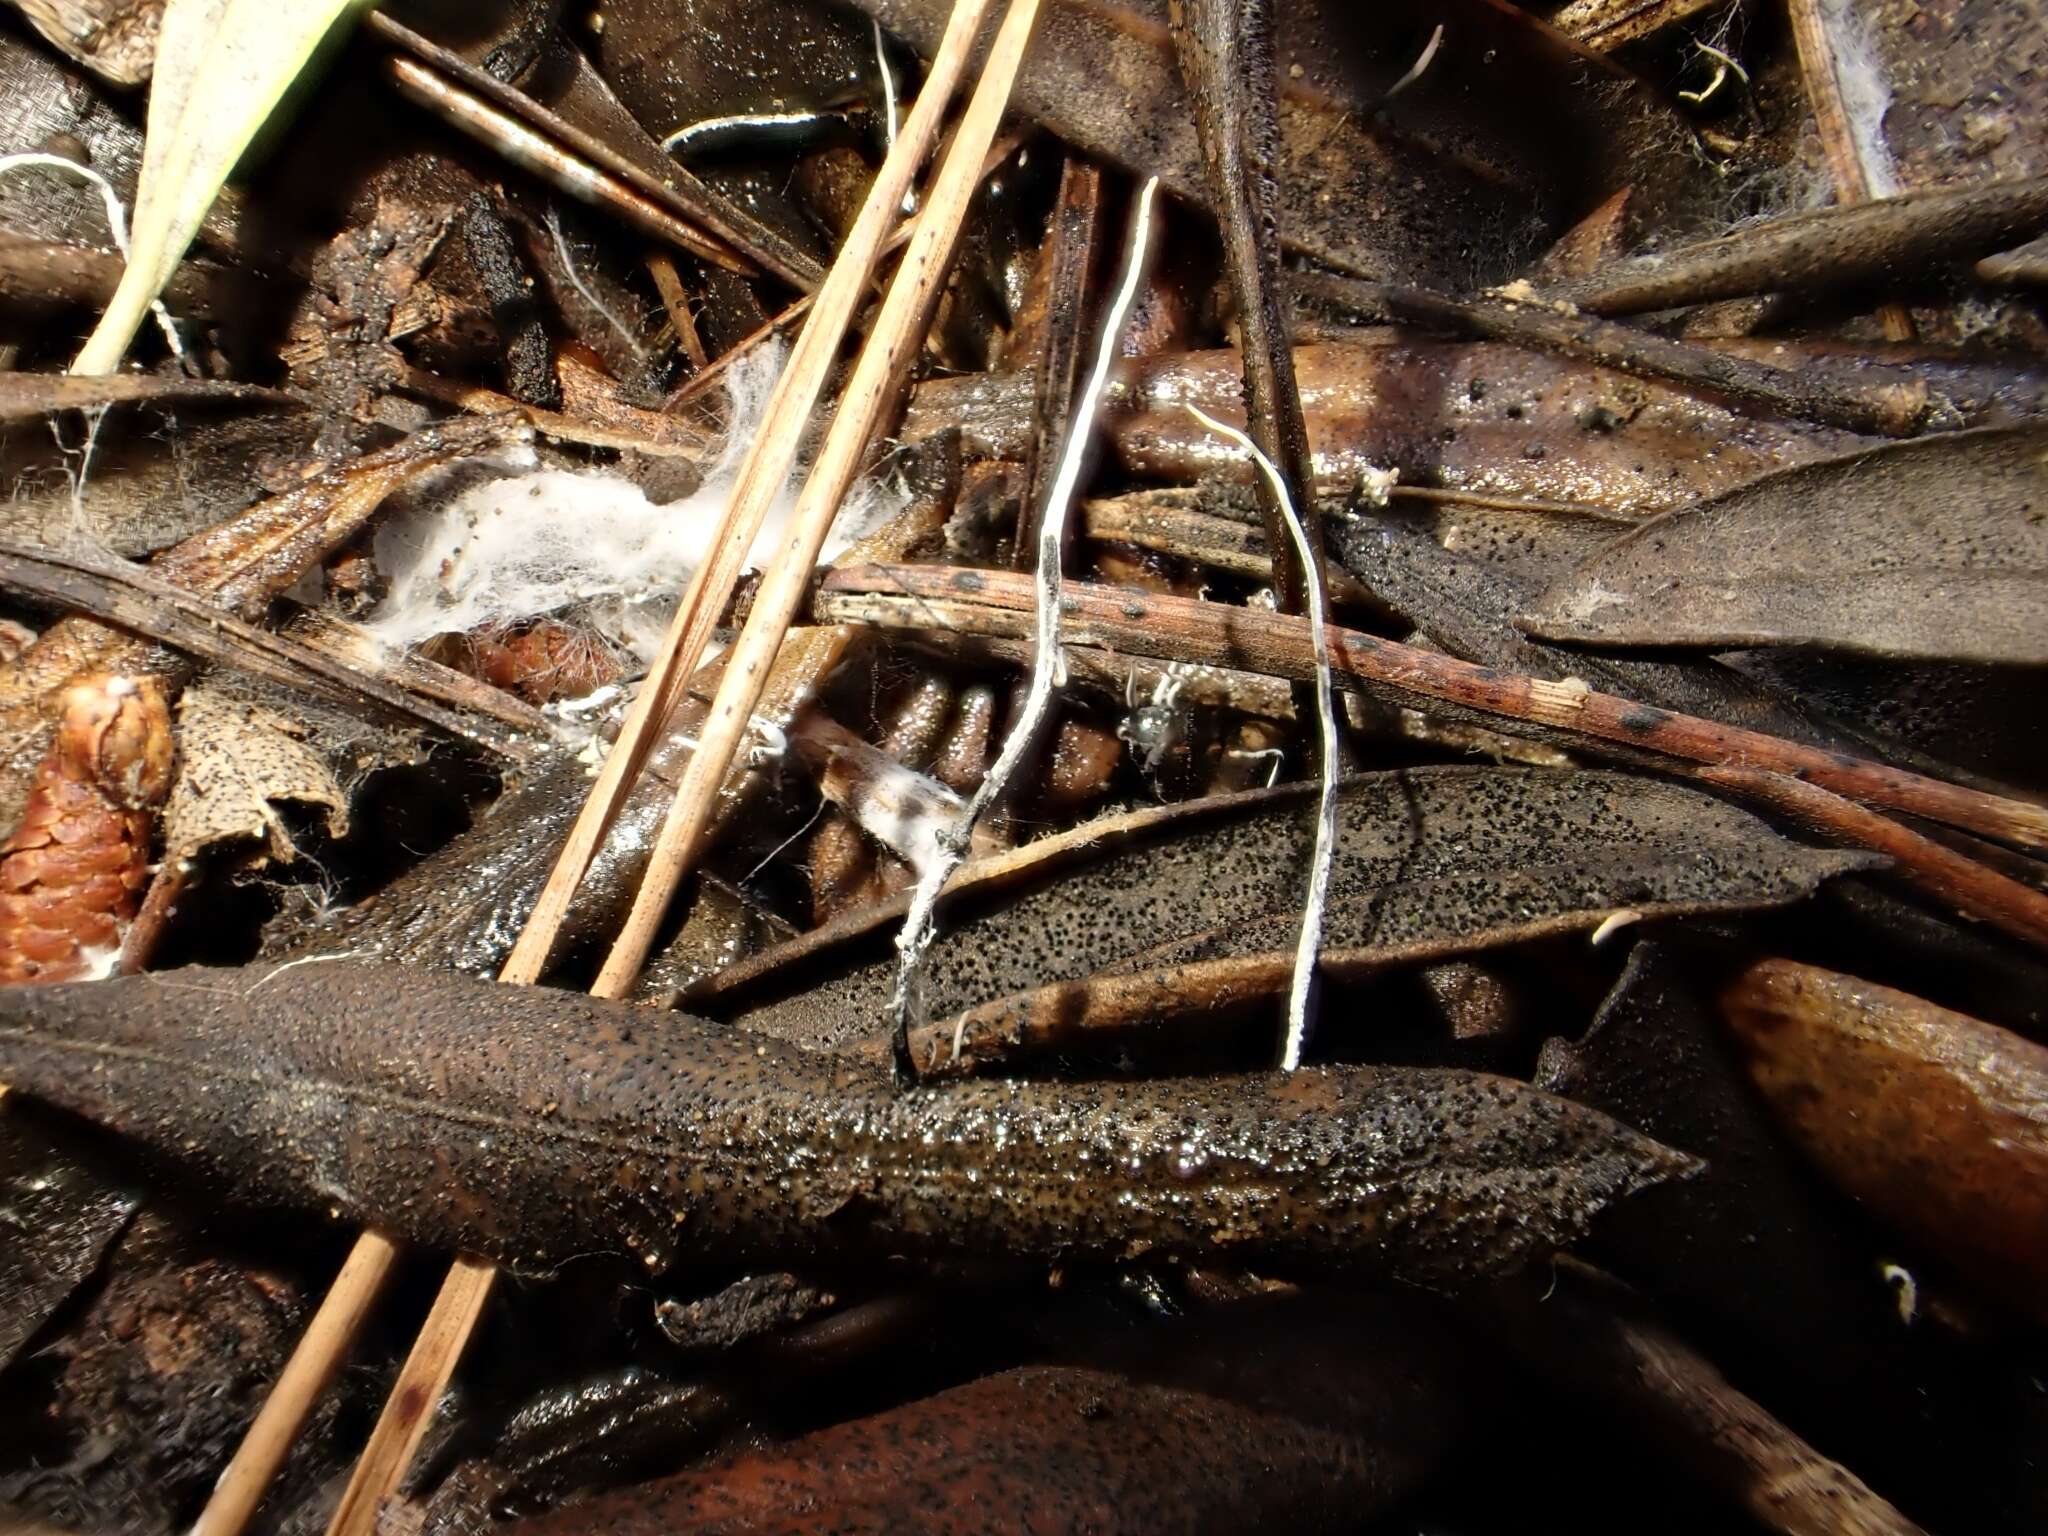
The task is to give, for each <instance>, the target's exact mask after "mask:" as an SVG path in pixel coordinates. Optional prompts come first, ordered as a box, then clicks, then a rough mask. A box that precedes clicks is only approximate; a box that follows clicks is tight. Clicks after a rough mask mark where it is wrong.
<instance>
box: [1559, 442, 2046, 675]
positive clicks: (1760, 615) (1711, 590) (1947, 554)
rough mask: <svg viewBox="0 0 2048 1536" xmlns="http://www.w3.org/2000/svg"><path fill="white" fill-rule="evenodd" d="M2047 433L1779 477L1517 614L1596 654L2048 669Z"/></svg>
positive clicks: (1657, 532)
mask: <svg viewBox="0 0 2048 1536" xmlns="http://www.w3.org/2000/svg"><path fill="white" fill-rule="evenodd" d="M2044 616H2048V428H2043V427H2018V428H2003V429H1995V430H1991V431H1984V432H1957V433H1951V434H1948V435H1946V436H1940V437H1930V438H1924V439H1921V440H1918V441H1915V442H1908V443H1899V444H1897V445H1893V446H1887V447H1882V448H1875V449H1872V450H1870V451H1868V452H1865V453H1858V454H1852V455H1850V456H1849V457H1847V458H1842V459H1834V460H1830V461H1828V462H1826V463H1821V464H1812V465H1807V466H1804V467H1801V468H1798V469H1790V470H1786V471H1785V472H1784V473H1782V474H1778V475H1773V476H1771V477H1770V478H1768V479H1765V480H1760V481H1758V482H1756V483H1755V484H1754V485H1750V486H1746V487H1744V488H1743V489H1741V490H1737V491H1733V492H1730V493H1729V494H1727V495H1725V496H1721V497H1718V498H1716V499H1715V500H1713V501H1710V502H1707V503H1705V504H1704V505H1701V506H1697V507H1690V508H1686V509H1683V510H1681V511H1677V512H1671V513H1667V514H1666V515H1665V516H1663V517H1660V518H1658V519H1656V520H1655V521H1654V522H1650V523H1647V524H1645V525H1644V526H1643V527H1641V528H1638V529H1636V530H1635V531H1634V532H1632V533H1629V534H1627V535H1625V536H1624V537H1622V538H1620V539H1618V540H1616V541H1615V542H1614V543H1612V544H1610V545H1608V546H1607V548H1605V549H1603V550H1601V551H1600V552H1599V553H1598V554H1596V555H1594V556H1593V557H1592V558H1591V559H1589V560H1587V561H1586V562H1585V563H1584V564H1582V565H1581V566H1580V567H1579V568H1578V570H1577V571H1576V572H1575V573H1573V575H1572V576H1571V577H1570V578H1569V579H1568V580H1565V581H1562V582H1559V583H1558V584H1557V585H1555V586H1553V587H1552V588H1551V589H1550V591H1549V592H1548V593H1547V594H1545V596H1544V598H1543V599H1542V601H1540V602H1538V603H1537V604H1536V605H1535V606H1534V608H1533V609H1532V610H1531V611H1530V613H1529V614H1528V615H1527V616H1526V617H1525V618H1524V620H1523V627H1524V628H1526V629H1527V630H1529V631H1530V632H1531V633H1532V634H1536V635H1540V636H1543V637H1544V638H1546V639H1552V640H1571V641H1579V642H1584V643H1587V644H1593V645H1714V646H1740V645H1817V646H1824V647H1830V648H1834V649H1840V650H1847V651H1856V652H1861V653H1864V654H1867V655H1873V656H1899V657H1921V658H1928V659H1935V660H1952V661H1976V662H1988V663H1993V664H1996V663H2001V662H2009V663H2016V664H2021V665H2032V666H2039V665H2042V664H2048V618H2044Z"/></svg>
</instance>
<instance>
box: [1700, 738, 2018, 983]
mask: <svg viewBox="0 0 2048 1536" xmlns="http://www.w3.org/2000/svg"><path fill="white" fill-rule="evenodd" d="M1695 777H1697V778H1698V779H1700V780H1701V781H1702V782H1704V783H1708V784H1713V785H1716V786H1718V787H1719V788H1722V789H1730V790H1733V791H1735V792H1736V793H1737V794H1739V795H1742V796H1743V797H1744V798H1746V799H1750V800H1761V801H1763V802H1764V803H1765V804H1766V805H1769V806H1771V807H1773V808H1774V809H1776V810H1778V811H1780V812H1782V813H1783V814H1784V815H1786V816H1788V817H1790V818H1791V819H1792V820H1794V821H1796V822H1798V823H1800V824H1801V825H1802V826H1805V827H1809V828H1811V829H1812V830H1813V831H1815V832H1819V833H1821V834H1823V835H1824V836H1827V837H1832V838H1835V839H1837V840H1839V841H1841V842H1845V843H1851V844H1853V845H1854V846H1856V847H1858V848H1868V849H1870V850H1872V851H1873V852H1876V853H1882V854H1884V855H1886V856H1887V857H1889V858H1890V859H1891V861H1892V864H1893V870H1892V872H1893V873H1894V874H1896V875H1897V876H1898V877H1899V878H1900V879H1901V880H1905V881H1907V882H1908V883H1910V884H1912V885H1916V886H1918V887H1919V888H1920V889H1921V890H1923V891H1925V892H1927V893H1928V894H1929V895H1930V896H1933V897H1935V898H1936V899H1937V900H1939V901H1943V902H1946V903H1947V904H1949V905H1950V906H1953V907H1954V908H1956V910H1958V911H1960V912H1966V913H1968V914H1969V915H1970V916H1971V917H1975V918H1980V919H1982V920H1983V921H1984V922H1987V923H1989V924H1991V926H1992V927H1994V928H1997V929H1999V930H2000V931H2001V932H2004V933H2009V934H2011V935H2012V936H2013V937H2014V938H2016V939H2021V940H2024V941H2025V942H2027V943H2030V944H2037V945H2039V946H2041V947H2042V948H2043V949H2048V895H2043V894H2042V893H2041V892H2039V891H2037V890H2035V889H2034V888H2033V887H2032V886H2029V885H2022V884H2021V883H2020V882H2019V881H2017V880H2014V879H2011V878H2009V877H2007V876H2005V875H2002V874H2000V873H1999V872H1998V871H1997V870H1995V869H1992V868H1990V867H1989V866H1988V865H1984V864H1980V863H1978V862H1977V861H1976V860H1975V859H1971V858H1966V857H1964V856H1963V855H1962V854H1960V853H1957V852H1956V851H1955V850H1954V849H1953V848H1944V847H1943V846H1942V845H1941V844H1940V843H1937V842H1935V841H1934V839H1932V838H1930V837H1922V836H1921V835H1920V834H1919V833H1918V832H1915V831H1914V830H1913V829H1912V828H1911V827H1905V826H1901V825H1900V824H1899V823H1898V822H1896V821H1893V820H1892V819H1891V818H1890V817H1889V816H1880V815H1878V814H1877V812H1875V811H1872V810H1868V809H1866V808H1865V807H1863V806H1860V805H1858V804H1856V803H1855V802H1854V801H1853V800H1845V799H1843V798H1842V797H1841V796H1840V795H1837V794H1833V793H1830V792H1829V791H1828V790H1825V789H1822V788H1820V787H1819V786H1818V785H1814V784H1809V783H1807V782H1806V781H1804V780H1803V779H1795V778H1791V777H1789V776H1787V775H1785V774H1782V773H1766V772H1763V771H1762V770H1760V769H1756V768H1738V767H1726V768H1701V769H1699V770H1698V771H1697V772H1696V774H1695Z"/></svg>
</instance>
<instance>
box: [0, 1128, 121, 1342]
mask: <svg viewBox="0 0 2048 1536" xmlns="http://www.w3.org/2000/svg"><path fill="white" fill-rule="evenodd" d="M76 1139H77V1138H75V1137H73V1136H70V1135H67V1134H63V1133H61V1132H59V1131H58V1130H56V1129H55V1128H54V1127H44V1126H41V1125H38V1124H35V1123H34V1122H32V1121H30V1120H29V1119H28V1118H27V1117H26V1116H25V1115H23V1114H22V1113H21V1112H20V1109H19V1104H18V1101H17V1103H16V1104H15V1105H9V1104H7V1103H6V1102H5V1101H4V1100H0V1298H5V1303H6V1304H5V1305H4V1306H0V1370H5V1369H6V1368H7V1367H8V1366H10V1365H12V1364H13V1363H14V1360H15V1357H16V1356H17V1355H18V1354H19V1353H20V1352H21V1347H22V1346H23V1345H24V1344H26V1343H27V1342H28V1341H29V1340H30V1339H31V1338H33V1337H34V1336H35V1334H36V1332H37V1330H38V1329H40V1328H41V1327H42V1326H43V1324H44V1323H45V1322H47V1321H48V1320H49V1318H50V1314H51V1313H53V1312H55V1311H56V1310H57V1308H58V1307H60V1306H62V1305H63V1304H64V1302H65V1300H66V1299H67V1298H68V1297H69V1296H70V1295H71V1293H72V1292H73V1291H74V1290H76V1289H77V1287H78V1285H79V1283H80V1282H81V1281H83V1280H84V1279H85V1278H86V1277H87V1276H88V1275H90V1274H91V1273H92V1272H93V1271H94V1270H95V1269H97V1268H98V1267H99V1263H100V1260H101V1258H102V1257H103V1256H104V1255H105V1254H106V1251H107V1248H108V1246H109V1245H110V1244H112V1242H113V1241H114V1239H115V1238H117V1237H119V1236H120V1235H121V1231H122V1229H123V1228H124V1227H126V1226H127V1225H128V1219H129V1217H131V1216H133V1215H134V1214H135V1208H136V1207H137V1206H138V1205H139V1204H141V1197H140V1196H138V1195H137V1194H136V1193H135V1192H134V1191H133V1190H131V1189H128V1188H126V1187H124V1186H122V1185H120V1184H116V1183H112V1182H109V1181H108V1180H107V1179H106V1177H105V1175H104V1174H103V1172H102V1171H101V1170H100V1169H99V1167H98V1166H97V1164H96V1163H95V1162H94V1161H92V1160H91V1159H88V1158H83V1157H82V1156H81V1153H82V1151H83V1148H82V1147H79V1146H74V1145H73V1142H74V1141H75V1140H76Z"/></svg>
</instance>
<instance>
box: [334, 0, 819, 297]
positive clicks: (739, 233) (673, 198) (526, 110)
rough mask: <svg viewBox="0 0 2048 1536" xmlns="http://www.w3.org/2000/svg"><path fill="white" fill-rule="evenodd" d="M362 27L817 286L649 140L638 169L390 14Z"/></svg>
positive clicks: (374, 15) (789, 253)
mask: <svg viewBox="0 0 2048 1536" xmlns="http://www.w3.org/2000/svg"><path fill="white" fill-rule="evenodd" d="M363 25H364V27H365V28H367V29H368V30H369V31H371V32H374V33H377V34H379V35H380V36H382V37H383V38H384V39H385V40H386V41H387V42H391V43H395V44H397V45H398V46H399V47H401V48H403V49H405V51H406V52H408V53H410V54H411V55H412V56H413V57H414V58H416V59H418V60H420V61H421V62H422V63H424V64H429V65H431V66H433V68H435V69H436V70H438V71H440V72H441V73H442V74H443V75H445V76H447V77H448V78H449V79H450V80H453V81H455V82H457V83H458V84H459V85H461V86H462V87H463V88H464V89H465V90H468V91H470V92H473V93H474V94H475V95H476V96H478V97H481V98H483V99H484V100H485V101H488V102H490V103H492V104H494V105H495V106H497V107H498V108H500V109H501V110H502V111H505V112H508V113H510V114H511V115H512V116H514V117H516V118H518V119H519V120H520V121H521V122H523V123H525V124H526V125H527V126H528V127H530V128H531V129H533V130H535V131H536V132H538V133H539V134H541V135H543V136H544V137H546V138H548V139H551V140H553V141H554V142H555V143H556V144H558V145H560V146H561V147H562V148H563V149H566V150H569V151H571V152H572V153H574V154H577V155H580V156H582V157H583V158H584V159H585V160H587V161H589V162H590V164H591V165H593V166H596V167H598V168H600V169H602V170H604V171H607V172H609V173H610V174H611V175H612V176H615V177H617V178H618V180H620V181H622V182H624V183H626V185H628V186H630V187H634V188H637V189H638V190H639V191H640V193H641V194H642V195H643V196H645V197H647V198H650V199H652V200H653V201H654V202H655V203H657V204H659V205H661V206H662V207H665V208H667V209H668V210H669V211H670V212H671V213H673V214H674V215H675V216H676V217H677V218H678V219H681V220H683V221H684V222H686V223H688V224H691V225H694V226H697V227H699V228H702V229H705V230H708V231H709V232H710V233H711V235H712V236H713V237H714V238H716V239H718V240H721V241H723V242H725V243H726V244H727V245H729V246H731V247H732V248H733V249H734V250H736V251H738V252H740V253H741V254H742V255H743V256H745V257H746V258H747V260H749V261H751V262H752V263H753V264H754V265H756V266H758V267H759V268H761V270H762V271H764V272H773V273H774V274H775V275H776V276H777V277H780V278H781V279H782V280H783V281H784V282H786V283H788V284H789V285H790V286H791V287H792V288H800V289H805V290H808V289H811V288H815V287H816V286H817V285H818V282H819V280H820V278H821V277H822V275H823V274H822V272H821V271H820V269H819V267H818V264H817V262H816V261H814V260H813V259H812V258H811V257H810V256H809V255H807V254H805V253H804V252H803V251H800V250H798V249H797V248H796V246H794V245H793V244H791V243H790V241H789V240H788V239H786V238H785V237H783V236H781V235H779V234H777V233H776V232H775V231H774V230H772V229H770V228H768V226H767V225H765V224H763V223H762V222H761V221H760V220H759V219H757V218H755V217H754V216H753V215H752V214H751V213H749V212H748V211H747V210H746V209H744V208H742V207H740V206H738V205H737V204H735V203H733V202H732V201H731V200H730V199H728V198H725V197H723V196H721V195H720V194H718V193H717V192H714V191H713V190H712V189H711V188H710V187H708V186H706V185H705V184H704V183H703V182H701V181H699V180H698V179H697V178H696V177H695V176H692V175H691V174H690V173H689V172H688V171H686V170H684V169H683V168H682V167H681V166H680V165H676V164H674V163H673V162H671V161H669V160H668V159H667V157H666V156H663V155H661V154H660V146H659V145H656V144H652V141H651V140H650V141H649V143H650V147H651V153H650V154H649V156H648V161H649V163H647V164H643V163H642V162H641V161H640V160H638V159H636V158H635V157H633V156H632V155H630V154H627V153H625V152H624V151H623V150H622V149H620V148H619V147H618V146H617V145H614V144H611V143H607V142H606V140H605V139H604V138H603V137H601V136H600V135H598V134H595V133H591V132H587V131H586V130H585V129H583V128H581V127H579V126H578V125H577V124H575V123H572V122H570V121H568V120H567V119H566V118H564V117H563V116H562V115H561V114H560V113H558V112H554V111H551V110H549V109H548V108H547V107H545V106H543V105H541V103H540V102H538V101H536V100H534V99H533V98H532V97H531V96H529V95H527V94H526V93H525V92H524V91H521V90H518V89H516V88H515V87H513V86H510V85H507V84H506V83H505V82H504V81H502V80H500V79H498V77H497V76H495V75H493V74H492V73H491V72H490V71H489V70H487V69H481V68H479V67H478V66H477V65H475V64H472V63H470V62H469V60H467V59H465V58H463V57H462V56H461V55H460V54H457V53H453V52H451V51H450V50H448V49H446V48H443V47H442V46H441V45H440V44H439V43H436V42H434V41H432V40H431V39H429V38H425V37H422V36H421V35H420V34H419V33H417V32H415V31H413V30H412V29H411V28H410V27H407V26H406V25H404V24H403V23H402V22H400V21H398V20H397V19H396V18H395V17H393V16H392V15H391V13H390V12H389V11H385V10H375V9H373V10H371V11H370V12H369V14H368V15H366V16H365V17H364V18H363ZM656 166H658V173H657V169H656V168H655V167H656Z"/></svg>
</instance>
